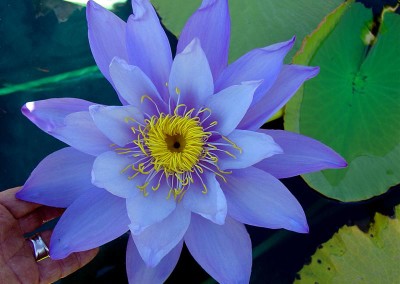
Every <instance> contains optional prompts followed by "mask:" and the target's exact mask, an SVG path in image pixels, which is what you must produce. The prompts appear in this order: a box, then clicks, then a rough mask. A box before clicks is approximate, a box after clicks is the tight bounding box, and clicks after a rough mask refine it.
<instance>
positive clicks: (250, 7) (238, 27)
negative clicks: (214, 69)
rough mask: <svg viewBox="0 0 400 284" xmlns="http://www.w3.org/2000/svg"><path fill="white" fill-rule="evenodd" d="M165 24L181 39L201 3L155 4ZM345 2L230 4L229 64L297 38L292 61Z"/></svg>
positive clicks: (155, 0) (287, 0)
mask: <svg viewBox="0 0 400 284" xmlns="http://www.w3.org/2000/svg"><path fill="white" fill-rule="evenodd" d="M151 2H152V3H153V5H154V6H155V8H156V9H157V12H158V13H159V15H160V17H161V19H162V23H163V24H164V25H165V26H166V28H167V29H168V30H170V31H171V32H172V33H173V34H175V35H176V36H179V33H180V32H181V30H182V28H183V26H184V24H185V22H186V21H187V19H188V18H189V17H190V15H191V14H193V12H194V11H196V9H197V8H198V7H199V6H200V3H201V0H193V1H187V0H174V1H165V0H152V1H151ZM342 2H343V0H324V1H314V0H297V1H293V0H280V1H275V0H248V1H229V9H230V14H231V20H232V21H231V22H232V23H231V46H230V54H229V60H230V61H234V60H235V59H237V58H238V57H240V56H241V55H243V54H245V53H246V52H248V51H250V50H252V49H254V48H256V47H263V46H266V45H269V44H273V43H276V42H279V41H285V40H288V39H290V38H291V37H292V36H293V35H296V36H297V42H296V44H295V46H294V48H293V51H292V52H291V53H290V54H289V56H287V62H289V61H290V59H291V57H292V56H293V54H294V52H295V51H296V50H297V49H298V48H299V47H300V45H301V41H302V39H303V38H304V37H305V36H306V35H307V34H309V33H311V32H312V31H313V30H314V29H315V27H316V26H317V25H318V23H319V22H321V20H322V19H323V17H324V16H325V15H326V14H328V13H329V12H331V11H332V10H333V9H334V8H336V7H337V6H338V5H339V4H340V3H342Z"/></svg>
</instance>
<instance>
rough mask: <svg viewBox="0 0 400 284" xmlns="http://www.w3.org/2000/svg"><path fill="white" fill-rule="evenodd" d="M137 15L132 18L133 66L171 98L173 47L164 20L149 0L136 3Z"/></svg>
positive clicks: (129, 35)
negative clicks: (170, 78)
mask: <svg viewBox="0 0 400 284" xmlns="http://www.w3.org/2000/svg"><path fill="white" fill-rule="evenodd" d="M132 9H133V15H131V16H130V17H129V19H128V25H127V30H126V32H127V34H126V36H127V37H126V40H127V49H128V56H129V63H130V64H132V65H135V66H138V67H139V68H140V69H141V70H142V71H143V72H144V73H145V74H146V75H147V76H148V77H149V78H150V79H151V81H152V82H153V83H154V85H155V86H156V87H157V89H158V92H159V93H160V94H161V95H162V96H163V98H167V88H166V86H165V83H166V82H168V77H169V71H170V69H171V64H172V54H171V48H170V46H169V42H168V38H167V36H166V34H165V32H164V30H163V28H162V27H161V25H160V21H159V19H158V17H157V14H156V12H155V11H154V8H153V6H152V5H151V4H150V1H148V0H132Z"/></svg>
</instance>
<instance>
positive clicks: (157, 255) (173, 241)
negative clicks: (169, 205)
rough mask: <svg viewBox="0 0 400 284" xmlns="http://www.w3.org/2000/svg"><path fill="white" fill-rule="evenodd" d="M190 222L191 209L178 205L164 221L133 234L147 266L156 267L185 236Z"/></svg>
mask: <svg viewBox="0 0 400 284" xmlns="http://www.w3.org/2000/svg"><path fill="white" fill-rule="evenodd" d="M189 223H190V211H188V210H186V209H184V208H183V206H179V204H178V206H177V207H176V209H175V210H174V211H173V212H172V213H171V214H170V215H169V216H168V217H167V218H165V219H164V220H163V221H161V222H160V223H156V224H154V225H152V226H150V227H148V228H147V229H145V230H144V231H143V232H142V233H141V234H140V235H136V236H135V235H133V236H132V237H133V240H134V241H135V244H136V247H137V249H138V251H139V253H140V255H141V257H142V259H143V261H144V262H145V263H146V265H147V266H150V267H155V266H156V265H158V263H159V262H160V261H161V260H162V259H163V258H164V256H166V255H167V254H168V253H169V252H170V251H171V250H172V249H173V248H174V247H175V246H176V245H177V244H178V243H179V242H180V241H181V240H182V238H183V235H184V234H185V233H186V230H187V228H188V226H189Z"/></svg>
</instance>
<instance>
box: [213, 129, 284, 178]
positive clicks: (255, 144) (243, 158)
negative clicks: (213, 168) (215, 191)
mask: <svg viewBox="0 0 400 284" xmlns="http://www.w3.org/2000/svg"><path fill="white" fill-rule="evenodd" d="M260 134H262V133H258V132H253V131H247V130H238V129H236V130H234V131H233V132H231V134H229V135H228V136H227V138H228V139H229V140H230V141H232V142H233V143H235V144H236V145H235V147H239V148H240V151H239V150H237V149H235V148H233V147H228V146H226V147H219V148H221V149H223V150H226V151H228V152H230V153H231V154H233V155H234V156H235V157H236V158H233V157H231V156H228V155H225V154H221V155H220V156H219V161H218V166H219V167H220V168H221V169H223V170H224V169H242V168H247V167H250V166H252V165H254V164H255V163H258V162H260V161H262V160H264V159H265V158H268V157H271V156H273V155H276V154H280V153H282V149H281V147H279V145H278V144H276V143H275V142H274V140H273V139H272V138H271V137H270V136H268V135H263V134H262V135H260ZM219 142H221V143H224V142H225V144H227V142H226V141H225V140H222V139H221V140H220V141H219Z"/></svg>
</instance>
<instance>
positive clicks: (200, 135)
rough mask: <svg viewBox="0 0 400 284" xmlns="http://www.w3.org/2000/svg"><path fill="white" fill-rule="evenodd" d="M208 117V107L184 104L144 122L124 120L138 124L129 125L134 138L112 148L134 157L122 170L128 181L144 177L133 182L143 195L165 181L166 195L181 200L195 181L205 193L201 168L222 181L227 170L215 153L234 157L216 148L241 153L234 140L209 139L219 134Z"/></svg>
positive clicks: (157, 187) (215, 123) (209, 115)
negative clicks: (197, 107) (213, 129)
mask: <svg viewBox="0 0 400 284" xmlns="http://www.w3.org/2000/svg"><path fill="white" fill-rule="evenodd" d="M180 110H182V111H180ZM210 117H211V110H210V109H208V108H200V109H199V110H197V111H196V110H195V109H194V108H192V109H190V110H187V107H186V105H183V104H179V105H177V106H176V107H175V109H174V111H173V112H171V113H169V114H165V113H162V112H158V115H153V116H151V117H150V116H149V118H147V119H145V120H144V123H142V122H137V121H135V120H134V119H133V118H130V117H128V118H126V119H125V121H126V122H128V121H134V122H136V123H137V126H136V127H131V130H132V132H133V134H134V137H135V138H134V140H132V142H130V143H129V144H127V145H125V147H122V148H119V147H116V148H115V151H116V152H117V153H118V154H121V155H129V156H131V157H132V158H133V161H132V163H131V164H129V165H128V166H126V167H125V168H124V169H122V170H121V173H122V174H127V177H128V179H130V180H133V179H135V178H136V177H137V176H138V175H142V176H146V178H145V181H144V182H143V181H142V182H143V183H142V184H140V185H136V187H137V188H139V189H140V190H141V191H142V192H143V194H144V195H147V194H148V192H147V188H148V187H150V188H151V189H152V190H153V191H156V190H158V189H159V187H160V185H161V183H162V182H164V183H167V184H168V186H169V188H170V190H169V193H168V197H167V198H169V197H170V196H173V197H174V198H175V199H177V200H180V199H181V198H182V197H183V195H184V194H185V192H186V190H187V189H188V188H189V187H190V185H191V184H192V183H194V182H195V180H197V182H199V183H201V184H202V186H203V191H202V192H203V193H204V194H205V193H207V186H206V184H205V182H204V180H203V177H202V176H203V173H204V171H208V172H213V173H214V174H215V175H217V176H218V177H220V178H221V179H222V180H224V181H226V179H225V177H224V175H225V174H229V173H230V172H226V171H223V170H221V169H220V168H219V167H218V156H217V152H219V153H220V154H225V155H228V156H230V157H231V158H236V157H235V155H233V154H232V153H231V152H229V151H228V150H225V149H223V148H222V149H221V148H219V147H225V148H226V147H232V148H234V149H236V150H238V151H239V152H241V149H240V148H239V147H238V146H237V145H236V144H235V143H233V142H232V141H230V140H229V139H228V138H227V137H224V136H222V135H221V136H220V137H221V138H223V140H224V141H225V142H226V143H224V142H221V141H219V142H218V141H214V142H210V141H208V140H209V138H210V137H211V135H214V134H215V133H216V135H219V134H218V133H217V132H215V131H211V130H210V129H211V128H213V127H214V126H216V125H217V122H216V121H211V122H210Z"/></svg>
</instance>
